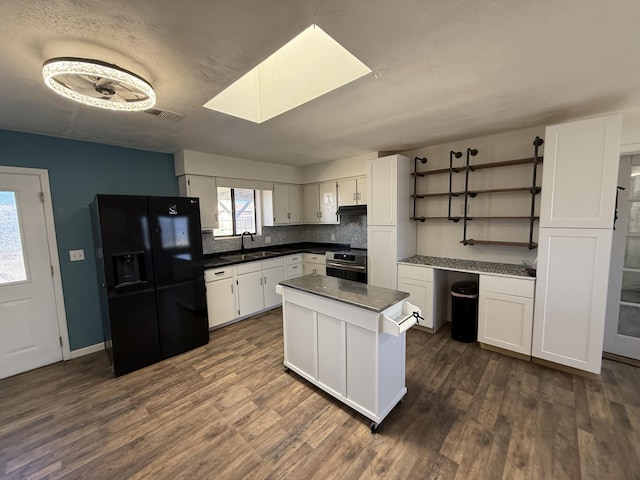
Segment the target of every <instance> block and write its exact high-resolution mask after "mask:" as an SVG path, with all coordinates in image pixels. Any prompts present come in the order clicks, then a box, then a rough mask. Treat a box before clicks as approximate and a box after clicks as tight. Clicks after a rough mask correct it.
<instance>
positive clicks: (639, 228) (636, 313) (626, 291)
mask: <svg viewBox="0 0 640 480" xmlns="http://www.w3.org/2000/svg"><path fill="white" fill-rule="evenodd" d="M618 180H619V183H618V185H619V186H620V187H622V188H624V190H621V189H619V190H618V202H617V212H618V219H617V221H616V225H615V230H614V231H613V247H612V249H611V269H610V278H609V291H608V299H607V318H606V321H605V338H604V351H605V352H608V353H613V354H615V355H620V356H623V357H628V358H633V359H636V360H640V155H633V156H632V155H626V156H623V157H622V158H621V160H620V169H619V178H618Z"/></svg>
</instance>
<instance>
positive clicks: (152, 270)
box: [91, 195, 209, 376]
mask: <svg viewBox="0 0 640 480" xmlns="http://www.w3.org/2000/svg"><path fill="white" fill-rule="evenodd" d="M91 217H92V223H93V235H94V243H95V249H96V263H97V272H98V281H99V286H100V288H99V291H100V306H101V310H102V325H103V331H104V339H105V348H106V350H107V353H108V355H109V359H110V361H111V364H112V367H113V371H114V373H115V374H116V376H118V375H122V374H125V373H129V372H131V371H133V370H137V369H139V368H142V367H145V366H147V365H151V364H153V363H155V362H158V361H159V360H161V359H164V358H168V357H171V356H173V355H177V354H179V353H182V352H186V351H187V350H190V349H192V348H195V347H198V346H201V345H204V344H206V343H207V342H208V341H209V328H208V320H207V305H206V294H205V284H204V267H203V256H202V236H201V229H200V208H199V200H198V199H197V198H187V197H146V196H133V195H96V197H95V199H94V201H93V202H92V203H91Z"/></svg>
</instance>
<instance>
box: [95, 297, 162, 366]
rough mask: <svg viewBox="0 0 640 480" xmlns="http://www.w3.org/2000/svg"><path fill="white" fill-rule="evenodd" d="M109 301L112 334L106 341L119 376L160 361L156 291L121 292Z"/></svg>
mask: <svg viewBox="0 0 640 480" xmlns="http://www.w3.org/2000/svg"><path fill="white" fill-rule="evenodd" d="M108 303H109V318H110V332H109V333H110V337H107V338H106V339H105V340H106V342H105V343H106V345H107V351H108V352H109V353H110V354H111V355H110V356H111V360H112V362H113V371H114V373H115V374H116V376H118V375H123V374H125V373H129V372H132V371H134V370H137V369H139V368H142V367H146V366H147V365H151V364H153V363H156V362H159V361H160V346H159V344H158V322H157V320H156V299H155V292H154V291H153V290H148V291H146V292H141V293H131V294H128V295H120V296H118V297H113V298H110V299H109V302H108Z"/></svg>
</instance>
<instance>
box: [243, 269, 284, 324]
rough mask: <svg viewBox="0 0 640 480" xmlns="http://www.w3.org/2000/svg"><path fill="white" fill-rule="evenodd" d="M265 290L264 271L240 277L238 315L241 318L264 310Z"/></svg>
mask: <svg viewBox="0 0 640 480" xmlns="http://www.w3.org/2000/svg"><path fill="white" fill-rule="evenodd" d="M274 288H275V287H274ZM263 290H264V289H263V288H262V271H259V272H253V273H247V274H244V275H238V315H239V316H240V317H244V316H247V315H251V314H253V313H255V312H259V311H260V310H262V309H263V308H264V297H263Z"/></svg>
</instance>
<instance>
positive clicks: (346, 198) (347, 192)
mask: <svg viewBox="0 0 640 480" xmlns="http://www.w3.org/2000/svg"><path fill="white" fill-rule="evenodd" d="M357 204H358V191H357V181H356V179H355V178H345V179H342V180H339V181H338V205H340V206H344V205H357Z"/></svg>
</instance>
